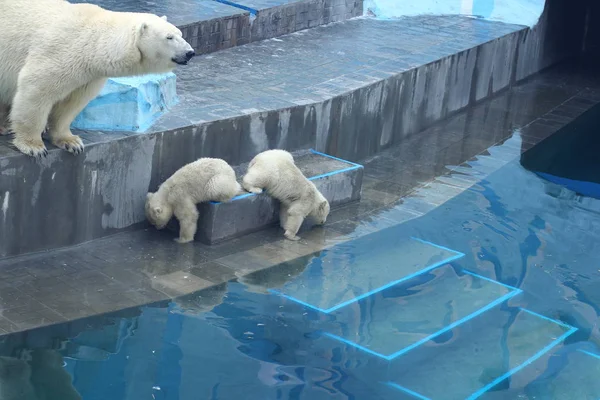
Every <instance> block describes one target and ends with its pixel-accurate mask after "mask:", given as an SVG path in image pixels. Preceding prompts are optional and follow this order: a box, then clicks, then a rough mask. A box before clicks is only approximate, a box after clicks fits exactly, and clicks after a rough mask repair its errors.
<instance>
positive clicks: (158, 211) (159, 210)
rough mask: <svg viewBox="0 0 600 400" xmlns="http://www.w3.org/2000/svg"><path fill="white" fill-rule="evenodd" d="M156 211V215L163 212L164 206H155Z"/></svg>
mask: <svg viewBox="0 0 600 400" xmlns="http://www.w3.org/2000/svg"><path fill="white" fill-rule="evenodd" d="M154 212H155V213H156V215H160V214H162V207H154Z"/></svg>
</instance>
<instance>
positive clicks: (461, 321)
mask: <svg viewBox="0 0 600 400" xmlns="http://www.w3.org/2000/svg"><path fill="white" fill-rule="evenodd" d="M521 292H522V291H521V290H520V289H517V290H515V291H513V292H510V293H506V294H505V295H504V296H502V297H500V298H498V299H496V300H494V301H492V302H491V303H490V304H488V305H487V306H485V307H482V308H480V309H479V310H477V311H475V312H474V313H471V314H469V315H467V316H466V317H463V318H461V319H459V320H456V321H454V322H453V323H451V324H450V325H448V326H447V327H445V328H443V329H441V330H439V331H437V332H434V333H432V334H431V335H429V336H427V337H426V338H423V339H421V340H419V341H418V342H416V343H413V344H411V345H410V346H408V347H406V348H404V349H402V350H400V351H398V352H396V353H394V354H391V355H390V356H389V359H390V360H392V359H394V358H396V357H398V356H401V355H402V354H405V353H407V352H409V351H411V350H412V349H414V348H416V347H418V346H420V345H422V344H424V343H426V342H428V341H430V340H432V339H435V338H436V337H438V336H440V335H442V334H443V333H446V332H448V331H450V330H452V329H454V328H456V327H457V326H459V325H462V324H464V323H465V322H468V321H470V320H472V319H473V318H475V317H478V316H479V315H481V314H483V313H484V312H486V311H489V310H491V309H492V308H494V307H496V306H497V305H499V304H501V303H503V302H505V301H507V300H509V299H511V298H513V297H515V296H516V295H518V294H520V293H521Z"/></svg>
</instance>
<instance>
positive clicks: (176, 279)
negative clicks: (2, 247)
mask: <svg viewBox="0 0 600 400" xmlns="http://www.w3.org/2000/svg"><path fill="white" fill-rule="evenodd" d="M598 102H600V81H599V80H598V79H597V78H596V77H594V76H593V75H589V74H587V73H580V72H579V71H578V70H577V69H574V68H573V67H571V66H563V67H558V68H554V69H552V70H550V71H547V72H545V73H543V74H541V75H539V76H537V77H535V78H532V79H531V80H529V81H527V82H526V83H524V84H523V85H520V86H518V87H515V88H513V89H511V90H509V91H506V92H503V93H502V94H500V95H499V96H497V97H494V98H493V99H491V100H490V101H487V102H484V103H481V104H479V105H477V106H475V107H473V108H471V109H469V110H467V111H465V112H462V113H458V114H456V115H454V116H453V117H451V118H449V119H447V120H445V121H443V122H441V123H439V124H437V125H435V126H433V127H432V128H430V129H428V130H426V131H423V132H420V133H419V134H418V135H415V136H414V137H412V138H411V139H410V140H407V141H405V142H403V144H402V145H401V146H398V147H394V148H391V149H389V150H387V151H386V152H383V153H382V154H380V155H379V156H377V157H374V158H372V159H367V160H365V163H364V165H365V181H364V187H363V193H362V199H361V201H360V202H358V203H354V204H350V205H347V206H344V207H342V208H339V209H335V210H333V211H332V213H331V216H330V218H329V221H328V223H327V225H326V226H325V227H322V228H314V229H311V230H309V231H305V232H301V236H302V238H303V240H301V241H300V242H290V241H286V240H283V239H282V238H281V232H280V231H279V229H276V228H273V229H267V230H265V231H261V232H258V233H254V234H251V235H248V236H246V237H243V238H239V239H235V240H233V241H231V242H226V243H223V244H220V245H215V246H206V245H202V244H200V243H193V244H189V245H185V246H181V245H178V244H177V243H175V242H173V240H172V239H173V237H174V236H173V234H172V233H170V232H165V231H161V232H159V231H155V230H153V229H147V230H138V231H134V232H125V233H120V234H118V235H114V236H110V237H107V238H104V239H99V240H95V241H93V242H89V243H86V244H82V245H79V246H75V247H71V248H68V249H64V250H57V251H51V252H43V253H38V254H33V255H28V256H22V257H15V258H10V259H5V260H2V261H0V315H1V316H0V333H7V332H17V331H23V330H27V329H30V328H34V327H39V326H44V325H49V324H54V323H57V322H63V321H67V320H73V319H77V318H82V317H86V316H91V315H96V314H102V313H106V312H112V311H117V310H121V309H124V308H128V307H135V306H139V305H143V304H147V303H151V302H154V301H160V300H166V299H170V298H173V297H177V296H182V295H187V294H190V293H193V292H195V291H198V290H202V289H205V288H208V287H211V286H213V285H216V284H219V283H222V282H224V281H227V280H229V279H231V278H233V277H240V276H244V275H246V274H248V273H252V272H256V271H259V270H263V269H265V268H269V267H272V266H274V265H277V264H280V263H282V262H284V261H288V260H292V259H296V258H298V257H301V256H305V255H309V254H311V253H314V252H316V251H320V250H323V249H325V248H327V247H330V246H332V245H334V244H336V243H340V242H343V241H347V240H350V239H352V238H355V237H358V236H361V235H365V234H367V233H370V232H374V231H377V230H381V229H383V228H385V227H388V226H391V225H396V224H399V223H402V222H404V221H408V220H411V219H414V218H418V217H419V216H421V215H424V214H425V213H427V212H429V211H431V210H434V209H435V208H436V207H438V206H440V205H442V204H444V202H445V201H447V200H449V199H451V198H452V197H454V196H456V195H457V194H460V193H461V192H462V191H463V190H465V189H466V188H468V187H470V186H472V185H473V184H476V183H477V182H478V181H479V180H481V179H483V178H485V176H487V175H488V174H490V173H492V172H494V171H496V170H497V169H498V168H501V167H502V166H503V165H505V164H506V163H508V162H510V161H511V160H514V159H516V158H518V157H520V154H521V153H522V152H524V151H526V150H527V149H529V148H531V147H532V146H534V145H535V144H536V143H539V142H540V141H542V140H543V139H545V138H546V137H548V136H550V135H552V134H553V133H554V132H556V131H557V130H558V129H560V128H561V127H562V126H564V125H566V124H567V123H568V122H569V121H571V120H573V119H574V118H576V117H577V116H578V115H580V114H581V113H583V112H585V111H586V110H587V109H589V108H590V107H592V106H593V105H594V104H596V103H598ZM475 156H479V158H478V160H480V161H476V162H475V163H473V162H470V163H469V164H467V163H465V162H466V161H468V160H473V157H475ZM481 160H485V162H484V161H481ZM274 273H275V275H276V271H274Z"/></svg>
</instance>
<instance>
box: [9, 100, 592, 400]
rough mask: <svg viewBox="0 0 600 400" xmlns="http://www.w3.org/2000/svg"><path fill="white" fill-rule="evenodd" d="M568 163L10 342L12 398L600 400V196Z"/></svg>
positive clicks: (505, 173) (514, 171) (510, 176)
mask: <svg viewBox="0 0 600 400" xmlns="http://www.w3.org/2000/svg"><path fill="white" fill-rule="evenodd" d="M597 115H598V110H595V114H593V116H594V118H598V117H597ZM587 118H591V117H590V115H589V113H588V116H587ZM590 126H592V127H593V126H595V125H590ZM568 133H569V132H566V134H563V136H564V137H565V138H570V139H569V140H575V138H577V137H579V139H577V140H587V141H588V147H589V146H592V145H594V143H595V144H598V143H597V141H598V140H599V139H593V135H594V134H595V131H594V130H593V129H590V132H589V133H588V134H587V135H585V134H584V135H581V136H573V135H569V134H568ZM557 135H558V134H557ZM590 135H592V136H590ZM596 136H597V135H596ZM557 137H558V138H560V136H557ZM592 139H593V140H592ZM548 143H549V144H548ZM564 143H565V142H564V141H562V142H561V141H560V140H559V141H558V143H553V142H552V141H548V142H547V143H543V144H541V145H540V147H539V148H538V150H536V151H540V150H539V149H542V150H543V147H542V146H552V148H555V147H556V146H560V147H564V148H567V146H565V145H564ZM592 147H593V146H592ZM596 148H597V147H596ZM548 151H549V150H548ZM548 151H542V153H543V154H548ZM531 154H534V153H531ZM577 156H578V155H577V154H574V153H569V152H567V153H566V154H565V153H564V152H563V153H561V152H557V155H556V157H560V158H561V161H560V163H562V164H564V165H566V166H568V165H570V164H569V162H568V158H569V157H577ZM527 157H528V156H526V157H525V158H527ZM579 161H581V160H579ZM598 162H599V161H596V159H595V158H594V159H593V160H588V164H585V163H583V164H581V168H588V167H589V168H597V167H598ZM478 164H479V166H481V165H483V164H484V162H483V161H481V160H480V161H475V162H473V163H472V165H473V168H474V169H477V168H478ZM558 164H559V161H558V159H555V160H554V161H552V160H550V161H548V160H546V161H544V162H536V160H533V162H532V160H531V159H527V163H526V165H527V167H528V169H529V170H527V169H525V168H523V166H522V165H521V160H516V161H514V162H511V163H509V164H507V165H506V166H505V167H503V168H501V169H500V170H498V171H496V172H494V173H493V174H491V175H490V176H489V177H487V178H486V179H485V180H482V181H480V182H479V183H477V184H476V185H474V186H473V187H471V188H469V189H468V190H466V191H465V192H463V193H461V194H459V195H458V196H457V197H455V198H453V199H452V200H450V201H448V202H447V203H445V204H443V205H442V206H440V207H438V208H436V209H435V210H433V211H431V212H429V213H427V214H425V215H424V216H422V217H420V218H416V219H413V220H411V221H408V222H405V223H402V224H399V225H396V226H393V227H391V228H387V229H385V230H382V231H379V232H376V233H372V234H369V235H366V236H363V237H360V238H358V239H355V240H353V241H350V242H345V243H341V244H339V245H337V246H335V247H333V248H331V249H329V250H325V251H322V252H318V253H315V254H311V255H308V256H305V257H301V258H299V259H297V260H294V261H291V262H288V263H285V264H283V265H280V266H277V267H275V268H272V269H270V270H265V271H260V272H258V273H256V274H254V275H252V276H250V277H248V278H246V279H244V280H243V281H241V282H229V283H227V284H224V285H221V286H218V287H214V288H211V289H210V290H208V291H203V292H200V293H198V294H194V295H190V296H186V297H185V298H181V299H178V300H177V301H174V302H170V303H166V302H165V303H161V304H156V305H152V306H147V307H143V308H140V309H134V310H127V311H123V312H122V313H120V314H114V315H108V316H103V317H99V318H91V319H87V320H82V321H75V322H72V323H69V324H62V325H57V326H54V327H48V328H44V329H38V330H34V331H30V332H26V333H24V334H16V335H9V336H4V337H1V338H0V355H2V356H3V357H0V399H2V400H8V399H10V400H13V399H14V400H17V399H18V400H21V399H24V400H29V399H31V400H37V399H49V400H59V399H60V400H70V399H79V398H83V399H86V400H93V399H94V400H95V399H98V400H100V399H102V400H105V399H111V400H121V399H132V400H138V399H140V400H142V399H158V400H160V399H164V400H167V399H168V400H188V399H189V400H197V399H225V400H229V399H232V400H237V399H244V400H255V399H256V400H266V399H310V400H318V399H367V400H371V399H373V400H380V399H432V400H438V399H439V400H454V399H456V400H463V399H475V398H481V399H553V400H554V399H559V400H560V399H565V400H587V399H589V400H598V399H600V379H598V377H600V340H599V332H598V322H599V312H600V290H598V288H599V286H600V263H599V261H600V252H599V250H600V249H599V247H600V229H599V228H600V200H596V199H594V198H592V197H585V196H580V195H577V194H576V193H575V192H572V191H570V190H569V189H567V186H561V185H559V184H557V183H556V182H551V181H548V180H545V179H543V178H542V177H541V176H540V175H543V174H544V173H549V172H548V170H547V166H548V165H552V166H556V165H558ZM597 170H598V169H596V171H597ZM551 173H552V176H560V175H561V169H560V168H559V169H557V168H554V167H553V169H552V171H551ZM565 178H569V179H583V178H582V177H581V175H572V171H570V172H569V173H568V174H565ZM42 393H43V395H42ZM79 396H81V397H79Z"/></svg>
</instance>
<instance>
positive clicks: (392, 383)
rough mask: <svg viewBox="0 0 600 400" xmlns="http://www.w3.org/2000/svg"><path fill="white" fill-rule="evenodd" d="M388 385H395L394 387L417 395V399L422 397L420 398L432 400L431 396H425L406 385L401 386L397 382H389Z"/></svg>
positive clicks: (414, 395) (421, 399)
mask: <svg viewBox="0 0 600 400" xmlns="http://www.w3.org/2000/svg"><path fill="white" fill-rule="evenodd" d="M387 385H388V386H390V387H393V388H394V389H398V390H400V391H402V392H404V393H407V394H410V395H411V396H413V397H416V398H417V399H420V400H431V399H430V398H429V397H425V396H423V395H421V394H419V393H417V392H414V391H412V390H410V389H407V388H405V387H404V386H400V385H398V384H397V383H394V382H388V383H387Z"/></svg>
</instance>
